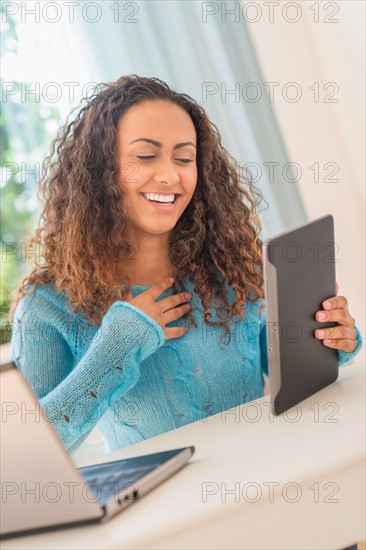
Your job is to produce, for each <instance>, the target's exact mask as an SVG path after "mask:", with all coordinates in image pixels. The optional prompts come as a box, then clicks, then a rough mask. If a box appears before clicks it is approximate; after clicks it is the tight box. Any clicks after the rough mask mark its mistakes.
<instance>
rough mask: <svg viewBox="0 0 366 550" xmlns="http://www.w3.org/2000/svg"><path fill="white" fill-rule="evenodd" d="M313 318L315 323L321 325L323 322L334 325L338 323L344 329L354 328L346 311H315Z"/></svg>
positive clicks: (353, 323) (352, 321) (353, 321)
mask: <svg viewBox="0 0 366 550" xmlns="http://www.w3.org/2000/svg"><path fill="white" fill-rule="evenodd" d="M315 318H316V320H317V321H320V322H321V323H325V322H329V321H331V322H334V323H340V324H341V325H343V326H345V327H351V328H354V326H355V320H354V318H353V317H351V315H350V314H349V312H348V309H343V308H339V309H332V310H331V311H324V310H321V311H317V312H316V314H315Z"/></svg>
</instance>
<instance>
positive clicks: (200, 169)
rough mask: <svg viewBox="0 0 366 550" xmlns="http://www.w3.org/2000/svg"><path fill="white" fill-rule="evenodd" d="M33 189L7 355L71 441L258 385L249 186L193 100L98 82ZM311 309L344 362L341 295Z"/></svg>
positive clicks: (162, 425)
mask: <svg viewBox="0 0 366 550" xmlns="http://www.w3.org/2000/svg"><path fill="white" fill-rule="evenodd" d="M40 189H41V193H42V195H43V199H44V209H43V212H42V215H41V218H40V223H39V227H38V228H37V229H36V231H35V235H34V237H33V238H32V239H31V244H32V245H33V246H38V247H40V246H41V247H42V255H43V258H44V261H43V263H42V264H41V263H40V262H38V263H37V264H36V265H35V267H34V268H33V270H32V272H31V273H30V275H28V276H27V277H26V278H25V279H24V280H23V281H22V282H21V283H20V285H19V288H18V293H17V296H16V297H15V299H14V303H13V308H12V320H13V323H14V324H13V328H14V329H13V336H12V357H13V359H14V361H15V362H16V364H17V365H18V367H19V368H20V369H21V370H22V371H23V373H24V375H25V376H26V378H27V379H28V381H29V382H30V384H31V386H32V387H33V389H34V392H35V394H36V395H37V396H38V398H39V400H40V403H41V405H42V407H43V408H44V410H45V412H46V413H47V415H48V417H49V419H50V421H51V422H52V423H53V425H54V427H55V429H56V430H57V432H58V434H59V436H60V437H61V439H62V441H63V442H64V445H65V446H66V447H67V448H68V450H69V451H70V452H73V451H75V450H76V449H77V448H78V447H79V446H80V444H81V443H82V442H83V440H84V439H85V438H86V436H87V435H88V434H89V433H90V431H91V430H92V429H93V427H94V426H95V425H96V423H97V422H98V421H100V424H99V426H100V428H101V429H102V431H103V432H104V434H105V436H106V438H107V441H108V444H109V448H110V450H111V451H113V450H116V449H118V448H120V447H125V446H127V445H131V444H133V443H136V442H138V441H141V440H143V439H146V438H149V437H152V436H155V435H157V434H159V433H161V432H164V431H167V430H171V429H174V428H177V427H179V426H182V425H184V424H187V423H189V422H193V421H196V420H199V419H202V418H204V417H206V416H208V415H211V414H214V413H217V412H219V411H221V410H226V409H229V408H232V407H234V406H236V405H239V404H242V403H245V402H247V401H250V400H253V399H257V398H259V397H261V396H262V395H263V386H264V381H263V373H267V363H266V333H265V303H264V293H263V273H262V255H261V246H262V242H261V239H260V231H261V226H260V222H259V220H258V217H257V214H256V209H257V206H258V201H257V198H258V197H259V196H260V195H259V194H258V193H257V191H256V190H255V189H254V187H253V186H252V185H251V183H250V182H249V181H245V180H244V179H243V178H242V177H241V176H240V175H239V174H238V173H237V171H236V170H235V161H234V159H233V158H232V157H231V156H230V155H229V154H228V152H227V151H226V150H225V148H224V147H223V146H222V144H221V139H220V133H219V132H218V130H217V128H216V126H215V125H214V124H212V123H211V122H210V121H209V119H208V117H207V115H206V114H205V112H204V110H203V108H202V107H200V106H199V105H198V104H197V103H196V102H195V101H194V100H193V99H192V98H191V97H189V96H187V95H185V94H179V93H176V92H175V91H173V90H171V89H170V88H169V87H168V86H167V84H165V83H164V82H162V81H161V80H159V79H157V78H141V77H138V76H136V75H133V76H126V77H122V78H120V79H119V80H118V81H117V82H115V83H112V84H108V85H103V86H102V87H99V90H98V92H96V93H95V94H94V96H93V97H91V98H89V99H88V100H87V104H86V105H85V106H84V107H83V108H82V109H81V110H80V112H79V114H78V115H77V116H76V118H75V120H73V121H72V122H70V123H66V125H65V126H64V128H63V132H62V135H61V136H60V137H59V138H58V139H56V140H55V141H54V142H53V145H52V147H51V155H50V156H49V157H48V162H46V164H45V171H44V175H43V177H42V181H41V183H40ZM172 278H174V282H173V279H172ZM323 307H324V309H323V310H321V311H318V312H314V316H316V319H317V320H319V321H325V320H327V321H328V320H329V321H336V322H338V323H339V324H340V326H339V327H337V331H336V333H335V332H334V329H325V330H317V331H315V333H314V337H316V338H319V339H321V340H322V342H323V344H324V345H325V346H329V347H333V348H335V349H337V350H338V356H339V364H344V363H345V362H347V361H348V360H350V359H351V358H352V357H353V356H354V355H355V354H356V353H357V352H358V350H359V349H360V346H361V338H360V335H359V332H358V330H357V329H356V327H355V321H354V319H353V318H352V317H351V315H350V313H349V311H348V306H347V300H346V298H345V297H343V296H330V297H329V298H328V300H326V301H325V302H324V304H323ZM224 336H227V337H228V338H227V339H226V341H225V342H223V337H224ZM357 340H358V343H357Z"/></svg>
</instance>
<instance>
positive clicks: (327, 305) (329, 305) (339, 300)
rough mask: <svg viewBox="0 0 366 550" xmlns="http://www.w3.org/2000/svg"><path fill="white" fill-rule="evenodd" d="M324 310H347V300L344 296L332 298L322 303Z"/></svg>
mask: <svg viewBox="0 0 366 550" xmlns="http://www.w3.org/2000/svg"><path fill="white" fill-rule="evenodd" d="M322 306H323V308H324V309H337V308H345V309H347V308H348V300H347V298H346V297H345V296H332V297H331V298H327V299H326V300H324V302H323V303H322Z"/></svg>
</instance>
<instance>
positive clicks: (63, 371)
mask: <svg viewBox="0 0 366 550" xmlns="http://www.w3.org/2000/svg"><path fill="white" fill-rule="evenodd" d="M65 319H66V312H65V311H63V309H62V308H60V307H59V306H57V305H56V303H54V302H53V301H52V300H50V299H48V297H47V296H45V295H44V293H42V292H37V289H36V290H35V291H34V293H33V294H31V295H29V296H25V297H24V298H22V300H21V301H20V302H19V304H18V307H17V309H16V312H15V317H14V326H13V333H12V341H11V355H12V359H13V361H15V363H16V365H17V366H18V368H19V369H20V370H21V371H22V372H23V374H24V376H25V378H26V379H27V380H28V382H29V384H30V386H31V387H32V389H33V391H34V393H35V394H36V396H37V398H38V399H39V402H40V404H41V406H42V408H43V410H44V411H45V413H46V415H47V417H48V419H49V420H50V421H51V422H52V424H53V426H54V428H55V430H56V432H57V433H58V435H59V437H60V438H61V440H62V442H63V444H64V445H65V447H66V448H67V449H68V451H69V452H74V451H75V450H76V449H77V448H78V447H79V446H80V445H81V443H82V442H83V441H84V440H85V438H86V437H87V436H88V434H89V433H90V432H91V430H92V429H93V428H94V426H95V425H96V423H97V422H98V420H99V419H100V418H101V416H102V415H103V414H104V413H105V412H106V410H107V409H108V407H110V406H112V405H113V404H114V403H115V402H116V400H117V399H119V398H120V397H121V396H122V395H123V394H124V393H125V392H126V391H127V390H129V389H131V388H132V387H133V386H134V385H135V384H136V382H137V380H138V378H139V375H140V369H139V365H140V363H141V362H142V361H143V360H144V359H145V358H147V357H148V356H150V355H151V354H152V353H154V352H155V351H156V349H158V348H159V347H160V346H162V345H163V344H164V340H165V336H164V332H163V330H162V328H161V327H160V326H159V325H158V324H157V323H156V322H155V321H154V320H153V319H152V318H150V317H149V316H148V315H146V314H145V313H144V312H143V311H141V310H140V309H138V308H136V307H135V306H133V305H132V304H129V303H127V302H122V301H117V302H115V303H114V304H112V306H111V307H110V309H109V310H108V312H107V313H106V315H105V316H104V317H103V320H102V323H101V326H100V328H99V329H98V330H97V332H96V333H95V336H94V338H93V339H92V341H91V344H90V347H89V348H88V350H87V352H86V353H85V355H84V356H83V357H82V359H81V360H80V361H79V363H77V364H76V365H75V364H74V363H75V360H74V357H73V354H72V352H71V349H70V347H69V344H68V338H67V334H68V331H69V330H70V327H68V324H67V322H66V320H65ZM69 341H70V340H69Z"/></svg>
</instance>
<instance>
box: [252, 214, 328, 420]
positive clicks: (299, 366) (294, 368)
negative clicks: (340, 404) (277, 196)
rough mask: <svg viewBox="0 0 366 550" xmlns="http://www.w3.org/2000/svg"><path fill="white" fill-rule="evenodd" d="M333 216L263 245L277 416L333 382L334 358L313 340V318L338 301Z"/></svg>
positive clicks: (272, 392)
mask: <svg viewBox="0 0 366 550" xmlns="http://www.w3.org/2000/svg"><path fill="white" fill-rule="evenodd" d="M337 249H338V247H337V244H336V243H335V241H334V220H333V216H331V215H326V216H323V217H321V218H318V219H316V220H314V221H312V222H310V223H307V224H305V225H303V226H301V227H298V228H296V229H293V230H291V231H286V232H284V233H281V234H280V235H277V236H276V237H273V238H271V239H268V240H267V241H266V242H265V243H263V263H264V281H265V295H266V303H267V321H266V323H267V324H266V334H267V356H268V367H269V384H270V398H271V411H272V413H273V414H274V415H279V414H281V413H283V412H284V411H286V410H287V409H289V408H290V407H292V406H294V405H297V404H298V403H300V402H301V401H303V400H304V399H306V398H308V397H310V396H311V395H313V394H314V393H316V392H318V391H319V390H321V389H322V388H324V387H326V386H328V385H329V384H331V383H332V382H334V381H335V380H336V379H337V377H338V352H337V350H336V349H331V348H328V347H327V346H325V345H324V344H323V342H322V341H321V340H318V339H317V338H316V337H315V334H314V333H315V329H317V328H323V327H326V328H328V327H334V326H337V325H338V323H332V322H328V323H320V322H318V321H317V320H316V319H315V313H316V312H317V311H319V310H320V309H323V307H322V302H323V301H324V300H325V299H326V298H330V297H331V296H335V295H336V276H335V266H336V263H337V261H338V260H337Z"/></svg>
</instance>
